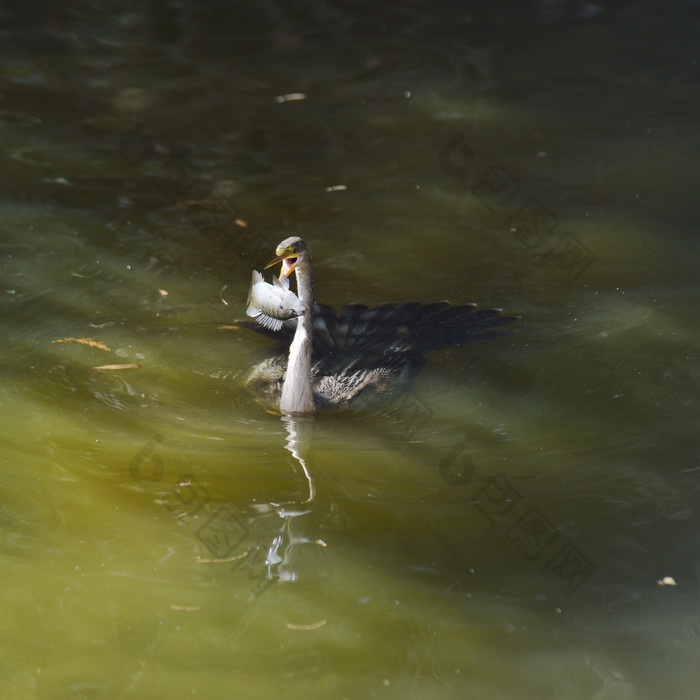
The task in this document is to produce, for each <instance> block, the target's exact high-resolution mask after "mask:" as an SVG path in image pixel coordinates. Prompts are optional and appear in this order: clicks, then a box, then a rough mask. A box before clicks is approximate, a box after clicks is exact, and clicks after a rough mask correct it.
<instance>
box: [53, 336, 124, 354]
mask: <svg viewBox="0 0 700 700" xmlns="http://www.w3.org/2000/svg"><path fill="white" fill-rule="evenodd" d="M51 342H52V343H80V344H81V345H87V346H89V347H91V348H98V349H100V350H106V351H107V352H112V351H111V350H110V349H109V348H108V347H107V346H106V345H105V344H104V343H102V342H100V341H99V340H93V339H92V338H59V339H58V340H52V341H51Z"/></svg>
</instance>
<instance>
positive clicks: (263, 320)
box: [255, 309, 284, 331]
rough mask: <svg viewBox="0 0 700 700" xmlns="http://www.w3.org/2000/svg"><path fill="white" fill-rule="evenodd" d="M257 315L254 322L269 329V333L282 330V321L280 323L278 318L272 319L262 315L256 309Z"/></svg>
mask: <svg viewBox="0 0 700 700" xmlns="http://www.w3.org/2000/svg"><path fill="white" fill-rule="evenodd" d="M258 312H259V313H258V315H257V316H256V317H255V320H256V321H257V322H258V323H259V324H260V325H261V326H264V327H265V328H269V329H270V330H271V331H278V330H279V329H280V328H282V324H283V323H284V321H281V320H280V319H278V318H273V317H272V316H268V315H267V314H265V313H263V312H262V311H260V310H259V309H258Z"/></svg>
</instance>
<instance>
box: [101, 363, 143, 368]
mask: <svg viewBox="0 0 700 700" xmlns="http://www.w3.org/2000/svg"><path fill="white" fill-rule="evenodd" d="M140 368H141V365H135V364H130V365H99V366H98V367H91V368H90V369H140Z"/></svg>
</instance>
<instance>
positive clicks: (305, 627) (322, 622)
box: [286, 620, 328, 630]
mask: <svg viewBox="0 0 700 700" xmlns="http://www.w3.org/2000/svg"><path fill="white" fill-rule="evenodd" d="M327 623H328V620H319V621H318V622H314V623H312V624H310V625H293V624H292V623H291V622H287V623H286V627H287V629H290V630H317V629H318V628H319V627H323V625H325V624H327Z"/></svg>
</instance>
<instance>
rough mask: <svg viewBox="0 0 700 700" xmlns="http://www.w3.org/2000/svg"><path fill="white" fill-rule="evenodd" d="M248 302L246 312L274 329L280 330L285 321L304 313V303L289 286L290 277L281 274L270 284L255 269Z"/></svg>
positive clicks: (266, 326) (265, 325)
mask: <svg viewBox="0 0 700 700" xmlns="http://www.w3.org/2000/svg"><path fill="white" fill-rule="evenodd" d="M247 304H248V308H247V309H246V314H247V315H248V316H250V317H251V318H254V319H255V320H256V321H257V322H258V323H260V324H261V325H263V326H264V327H265V328H269V329H270V330H272V331H278V330H279V329H280V328H282V323H283V322H284V321H288V320H289V319H290V318H297V317H298V316H301V314H303V313H304V305H303V304H302V303H301V301H300V300H299V297H298V296H297V295H296V294H295V293H294V292H293V291H292V290H291V289H290V288H289V278H288V277H285V276H284V275H280V277H279V279H278V278H277V277H275V278H273V284H269V283H268V282H265V280H264V279H263V276H262V274H260V273H259V272H258V271H257V270H253V279H252V281H251V284H250V291H249V292H248V301H247Z"/></svg>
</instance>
